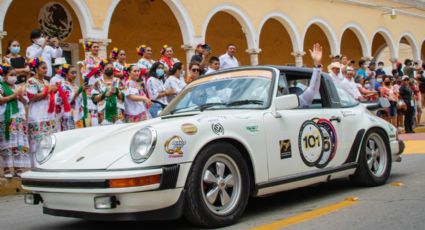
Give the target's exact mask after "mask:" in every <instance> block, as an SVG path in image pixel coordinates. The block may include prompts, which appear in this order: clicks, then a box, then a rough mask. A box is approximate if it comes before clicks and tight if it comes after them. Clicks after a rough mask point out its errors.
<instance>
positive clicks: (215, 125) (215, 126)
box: [211, 123, 224, 136]
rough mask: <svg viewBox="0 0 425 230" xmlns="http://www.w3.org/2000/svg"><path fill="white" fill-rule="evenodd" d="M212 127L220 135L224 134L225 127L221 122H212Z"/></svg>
mask: <svg viewBox="0 0 425 230" xmlns="http://www.w3.org/2000/svg"><path fill="white" fill-rule="evenodd" d="M211 129H212V131H213V132H214V133H215V134H217V135H218V136H221V135H224V128H223V126H222V125H221V124H220V123H212V124H211Z"/></svg>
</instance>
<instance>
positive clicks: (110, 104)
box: [91, 62, 123, 125]
mask: <svg viewBox="0 0 425 230" xmlns="http://www.w3.org/2000/svg"><path fill="white" fill-rule="evenodd" d="M119 84H120V79H119V78H116V77H114V66H113V64H112V63H111V62H108V63H106V64H105V67H104V69H103V76H102V77H101V78H99V79H98V80H97V81H96V82H95V83H94V85H93V89H92V90H91V98H92V100H93V102H94V103H95V104H97V111H98V122H99V124H102V125H110V124H118V123H122V121H121V119H123V118H122V117H123V115H121V114H120V113H121V110H120V108H119V107H118V99H120V100H121V99H122V94H121V92H120V89H119Z"/></svg>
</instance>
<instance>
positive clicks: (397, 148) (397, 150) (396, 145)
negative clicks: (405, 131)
mask: <svg viewBox="0 0 425 230" xmlns="http://www.w3.org/2000/svg"><path fill="white" fill-rule="evenodd" d="M390 147H391V156H392V160H393V161H397V162H400V161H401V156H400V155H401V154H402V153H403V151H404V148H405V145H404V142H403V141H402V140H393V141H391V142H390Z"/></svg>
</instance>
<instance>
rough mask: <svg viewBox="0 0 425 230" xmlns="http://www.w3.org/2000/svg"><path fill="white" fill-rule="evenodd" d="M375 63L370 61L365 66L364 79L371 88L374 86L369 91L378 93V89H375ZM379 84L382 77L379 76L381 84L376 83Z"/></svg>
mask: <svg viewBox="0 0 425 230" xmlns="http://www.w3.org/2000/svg"><path fill="white" fill-rule="evenodd" d="M375 70H376V62H375V61H371V62H369V64H368V66H367V70H366V78H367V79H368V80H369V81H370V83H371V85H372V86H375V87H374V88H371V89H370V90H375V91H377V92H379V90H378V89H376V86H377V79H376V73H375ZM378 83H379V84H381V83H382V76H381V82H378Z"/></svg>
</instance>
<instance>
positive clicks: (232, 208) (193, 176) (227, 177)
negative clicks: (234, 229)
mask: <svg viewBox="0 0 425 230" xmlns="http://www.w3.org/2000/svg"><path fill="white" fill-rule="evenodd" d="M249 188H250V180H249V172H248V166H247V164H246V161H245V160H244V158H243V157H242V155H241V153H240V152H239V151H238V150H237V149H236V148H235V147H234V146H233V145H231V144H228V143H223V142H220V143H215V144H212V145H210V146H207V147H206V148H205V149H204V150H202V151H201V152H200V153H199V156H198V158H197V159H196V160H195V162H194V164H193V166H192V170H191V172H190V174H189V177H188V181H187V184H186V189H187V193H186V194H187V195H186V202H185V216H186V218H187V219H188V220H189V221H191V222H192V223H194V224H197V225H199V226H203V227H223V226H227V225H230V224H233V223H234V222H236V221H237V219H239V217H240V216H241V215H242V214H243V212H244V210H245V207H246V204H247V202H248V198H249V191H250V190H249Z"/></svg>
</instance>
